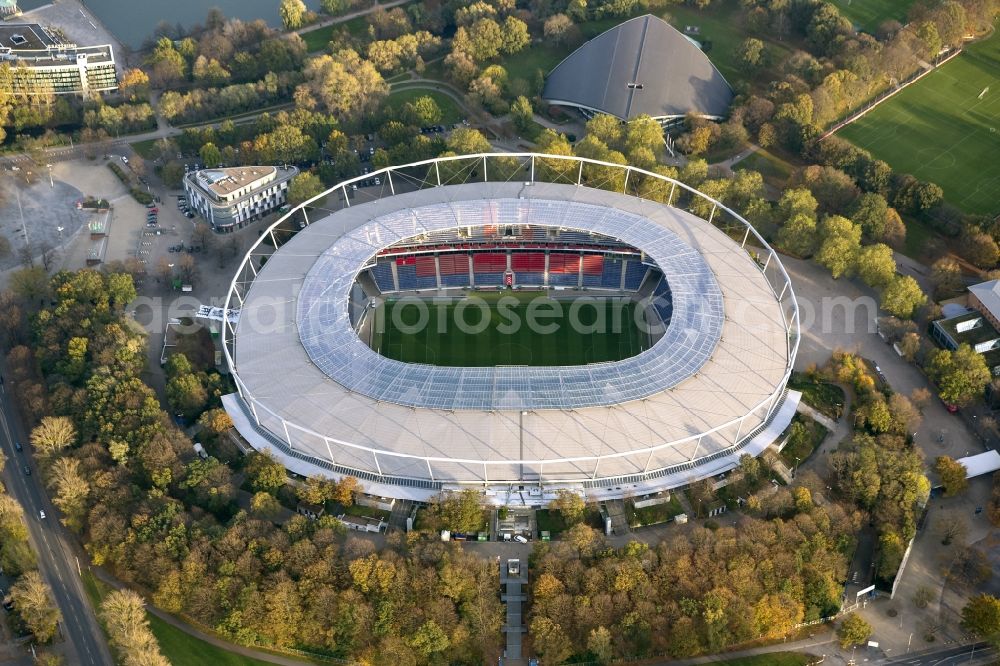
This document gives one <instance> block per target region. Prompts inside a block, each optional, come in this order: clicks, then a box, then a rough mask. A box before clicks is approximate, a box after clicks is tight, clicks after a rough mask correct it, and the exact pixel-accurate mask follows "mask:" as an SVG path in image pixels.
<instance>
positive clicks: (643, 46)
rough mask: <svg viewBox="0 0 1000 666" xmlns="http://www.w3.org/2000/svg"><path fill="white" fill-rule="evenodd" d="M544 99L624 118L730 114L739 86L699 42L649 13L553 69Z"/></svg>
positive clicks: (591, 41) (586, 46) (544, 92)
mask: <svg viewBox="0 0 1000 666" xmlns="http://www.w3.org/2000/svg"><path fill="white" fill-rule="evenodd" d="M542 99H544V100H546V101H547V102H549V103H550V104H559V105H565V106H577V107H581V108H583V109H587V110H589V111H593V112H598V113H607V114H610V115H612V116H616V117H618V118H621V119H622V120H630V119H632V118H635V117H636V116H639V115H643V114H646V115H649V116H652V117H653V118H657V119H668V118H676V117H682V116H684V115H686V114H687V113H697V114H699V115H702V116H708V117H713V118H722V117H724V116H726V115H727V114H728V113H729V105H730V103H731V102H732V101H733V91H732V88H730V87H729V84H728V83H727V82H726V79H725V78H724V77H723V76H722V74H721V73H719V70H717V69H716V68H715V65H713V64H712V61H710V60H709V59H708V56H706V55H705V54H704V52H702V50H701V49H700V48H699V47H698V46H696V45H695V44H694V43H693V42H691V41H690V40H689V39H688V38H687V37H685V36H684V35H682V34H681V33H680V32H678V31H677V30H676V29H675V28H674V27H673V26H671V25H670V24H669V23H667V22H666V21H664V20H663V19H660V18H657V17H655V16H652V15H649V14H647V15H646V16H639V17H637V18H634V19H631V20H628V21H625V22H624V23H621V24H619V25H617V26H615V27H614V28H611V29H610V30H608V31H606V32H603V33H601V34H600V35H598V36H597V37H595V38H593V39H591V40H590V41H589V42H587V43H586V44H584V45H583V46H581V47H580V48H578V49H577V50H576V51H574V52H573V53H571V54H570V55H569V56H568V57H567V58H566V59H565V60H563V61H562V62H561V63H559V64H558V65H557V66H556V68H555V69H553V70H552V72H550V73H549V76H548V78H547V79H546V80H545V88H544V90H543V91H542Z"/></svg>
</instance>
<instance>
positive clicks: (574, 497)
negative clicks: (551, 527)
mask: <svg viewBox="0 0 1000 666" xmlns="http://www.w3.org/2000/svg"><path fill="white" fill-rule="evenodd" d="M550 506H551V507H552V508H553V509H555V510H556V511H558V512H559V513H561V514H562V517H563V520H565V521H566V524H567V525H575V524H576V523H578V522H580V520H582V519H583V511H584V509H585V508H586V505H585V504H584V502H583V497H581V496H580V495H579V494H578V493H574V492H573V491H571V490H560V491H559V492H558V493H557V495H556V498H555V499H554V500H552V503H551V504H550Z"/></svg>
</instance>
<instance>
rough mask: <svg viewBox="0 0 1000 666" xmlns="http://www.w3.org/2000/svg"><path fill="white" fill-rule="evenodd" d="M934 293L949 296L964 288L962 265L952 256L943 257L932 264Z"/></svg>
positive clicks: (938, 295) (939, 295)
mask: <svg viewBox="0 0 1000 666" xmlns="http://www.w3.org/2000/svg"><path fill="white" fill-rule="evenodd" d="M931 282H933V283H934V295H935V296H937V297H947V296H950V295H952V294H956V293H958V292H959V291H961V290H962V286H963V285H962V267H961V266H960V265H959V263H958V262H957V261H955V259H953V258H952V257H941V258H940V259H938V260H937V261H935V262H934V263H933V264H931Z"/></svg>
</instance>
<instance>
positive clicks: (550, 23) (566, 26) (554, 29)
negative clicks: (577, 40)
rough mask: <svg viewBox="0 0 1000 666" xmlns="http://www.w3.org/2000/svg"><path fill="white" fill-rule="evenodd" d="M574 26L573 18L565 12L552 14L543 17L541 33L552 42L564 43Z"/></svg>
mask: <svg viewBox="0 0 1000 666" xmlns="http://www.w3.org/2000/svg"><path fill="white" fill-rule="evenodd" d="M575 28H576V25H575V24H574V23H573V19H571V18H570V17H569V16H567V15H566V14H553V15H552V16H550V17H549V18H547V19H545V24H544V25H543V26H542V34H543V35H545V38H546V40H549V41H551V42H552V43H553V44H564V43H566V42H567V41H568V40H569V38H570V35H572V34H573V31H574V30H575Z"/></svg>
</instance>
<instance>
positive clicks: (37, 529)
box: [0, 386, 112, 666]
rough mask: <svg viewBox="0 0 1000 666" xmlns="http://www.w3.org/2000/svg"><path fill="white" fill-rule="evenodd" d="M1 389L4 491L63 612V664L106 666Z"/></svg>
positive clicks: (62, 539) (66, 539)
mask: <svg viewBox="0 0 1000 666" xmlns="http://www.w3.org/2000/svg"><path fill="white" fill-rule="evenodd" d="M6 388H7V387H5V386H0V447H2V448H3V452H4V453H5V454H6V455H7V458H8V461H7V465H6V467H5V468H4V472H3V475H2V478H3V481H4V485H5V486H6V487H7V491H8V492H9V493H10V494H11V495H12V496H13V497H14V499H16V500H17V501H18V502H19V503H20V504H21V506H22V507H24V513H25V520H26V522H27V524H28V533H29V536H30V539H31V544H32V546H33V547H34V549H35V553H37V554H38V569H39V571H40V573H41V574H42V577H43V578H44V579H45V581H46V582H47V583H48V584H49V586H50V587H51V588H52V593H53V595H54V597H55V602H56V605H57V606H58V607H59V610H60V611H61V612H62V616H63V622H62V625H61V630H62V633H63V636H64V638H65V639H66V643H67V645H66V653H67V660H66V661H67V663H70V664H82V665H83V666H104V665H105V664H111V663H112V660H111V653H110V652H109V650H108V646H107V643H105V641H104V635H103V634H102V632H101V628H100V625H98V623H97V617H96V616H95V614H94V611H93V609H92V608H91V607H90V603H89V601H88V599H87V597H86V594H85V593H84V590H83V584H82V583H81V581H80V577H79V571H78V569H77V566H78V564H77V562H78V560H77V559H76V557H77V556H76V553H75V552H74V551H73V549H72V547H71V546H70V544H71V543H72V541H71V540H70V539H71V537H70V536H69V535H68V534H67V533H66V530H65V528H63V526H62V525H61V524H60V523H59V520H58V518H57V517H56V515H55V513H56V512H55V509H54V508H53V507H52V505H51V504H50V503H49V501H48V498H47V497H46V496H45V494H44V493H43V492H42V490H41V488H39V486H38V484H39V483H40V482H41V475H40V473H39V472H38V468H37V467H36V465H35V462H34V460H32V459H31V455H30V452H29V451H28V449H30V448H31V447H30V445H28V444H27V443H26V442H27V437H26V433H25V431H24V428H23V426H22V424H21V421H20V418H19V416H18V414H17V413H16V412H15V410H14V409H13V408H12V400H11V397H10V395H9V394H8V393H7V392H6ZM15 440H16V441H20V442H22V443H23V444H24V449H25V450H24V451H23V452H17V451H16V450H15V449H14V441H15ZM25 465H28V466H29V467H30V468H31V470H32V475H31V476H25V474H24V466H25ZM40 510H44V511H45V513H46V515H47V516H48V517H47V518H46V519H45V520H40V519H39V517H38V512H39V511H40Z"/></svg>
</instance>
